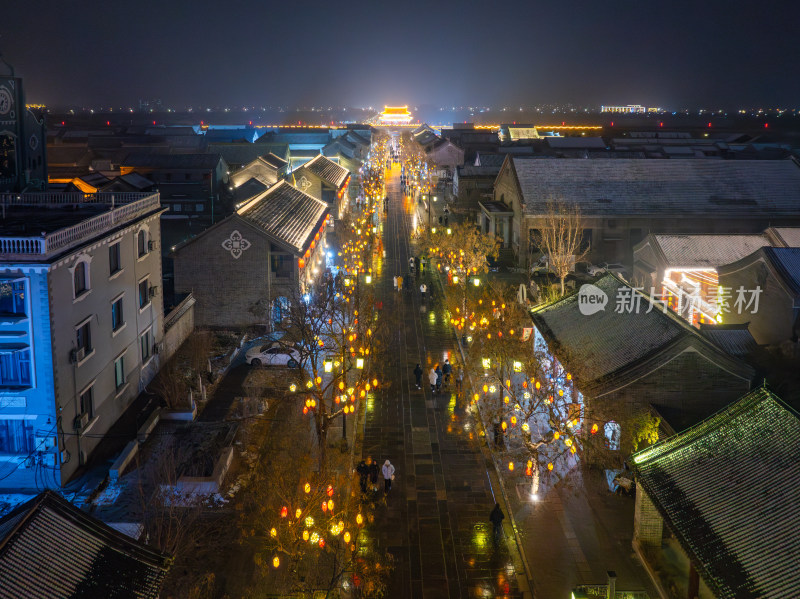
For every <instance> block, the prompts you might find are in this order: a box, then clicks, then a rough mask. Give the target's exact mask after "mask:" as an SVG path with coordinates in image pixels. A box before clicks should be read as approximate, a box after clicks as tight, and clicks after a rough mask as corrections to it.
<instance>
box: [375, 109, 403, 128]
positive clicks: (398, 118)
mask: <svg viewBox="0 0 800 599" xmlns="http://www.w3.org/2000/svg"><path fill="white" fill-rule="evenodd" d="M378 120H379V121H380V124H381V125H408V124H409V123H410V122H411V113H410V112H409V111H408V106H384V107H383V112H382V113H381V114H380V116H379V117H378Z"/></svg>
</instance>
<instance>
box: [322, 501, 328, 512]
mask: <svg viewBox="0 0 800 599" xmlns="http://www.w3.org/2000/svg"><path fill="white" fill-rule="evenodd" d="M322 511H323V512H327V511H328V502H327V501H323V502H322Z"/></svg>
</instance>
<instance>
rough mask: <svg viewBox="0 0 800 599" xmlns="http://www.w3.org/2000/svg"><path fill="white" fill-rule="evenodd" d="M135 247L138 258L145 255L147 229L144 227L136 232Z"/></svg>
mask: <svg viewBox="0 0 800 599" xmlns="http://www.w3.org/2000/svg"><path fill="white" fill-rule="evenodd" d="M136 249H137V251H138V254H139V257H140V258H141V257H142V256H145V255H147V231H145V230H144V229H141V230H140V231H139V232H138V233H137V234H136Z"/></svg>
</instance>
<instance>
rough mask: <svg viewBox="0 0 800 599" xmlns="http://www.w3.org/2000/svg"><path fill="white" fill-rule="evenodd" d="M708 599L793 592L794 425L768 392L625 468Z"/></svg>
mask: <svg viewBox="0 0 800 599" xmlns="http://www.w3.org/2000/svg"><path fill="white" fill-rule="evenodd" d="M629 462H630V463H631V464H632V467H633V469H634V471H635V473H636V475H637V481H638V483H639V485H641V486H642V487H643V488H644V490H645V491H646V492H647V495H648V496H649V497H650V499H651V500H652V501H653V503H654V504H655V506H656V508H657V509H658V510H659V512H660V513H661V515H662V517H663V518H664V519H665V521H666V522H667V524H668V525H669V528H670V530H671V531H672V532H673V533H674V534H675V536H676V538H677V539H678V541H679V542H680V544H681V546H682V547H683V548H684V550H685V551H686V552H687V554H688V555H689V556H690V558H691V559H692V562H693V563H694V564H695V567H696V568H697V569H698V572H699V573H700V575H701V576H702V577H703V580H704V581H705V582H706V583H707V584H708V586H709V587H710V589H711V591H712V592H713V594H714V596H716V597H720V598H721V599H734V598H742V597H760V598H775V599H778V598H783V597H794V596H796V595H797V591H798V589H800V568H798V567H797V564H798V559H800V536H798V534H797V531H798V530H800V502H798V500H797V498H798V495H799V494H800V488H798V482H799V481H800V419H798V415H797V413H795V412H793V411H792V410H791V409H789V408H788V407H786V406H785V405H784V404H783V403H782V402H781V401H780V400H779V399H778V398H777V397H775V396H774V395H773V394H771V393H770V392H769V391H768V390H766V389H758V390H756V391H753V392H751V393H749V394H748V395H746V396H744V397H743V398H742V399H740V400H739V401H737V402H735V403H734V404H732V405H730V406H729V407H728V408H726V409H724V410H722V411H721V412H719V413H717V414H715V415H714V416H712V417H710V418H708V419H707V420H705V421H704V422H702V423H700V424H698V425H697V426H695V427H693V428H691V429H689V430H687V431H685V432H683V433H680V434H678V435H674V436H672V437H669V438H667V439H665V440H664V441H662V442H660V443H657V444H656V445H654V446H652V447H649V448H647V449H645V450H643V451H640V452H638V453H636V454H634V455H633V456H632V459H631V460H629Z"/></svg>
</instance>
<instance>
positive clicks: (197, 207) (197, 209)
mask: <svg viewBox="0 0 800 599" xmlns="http://www.w3.org/2000/svg"><path fill="white" fill-rule="evenodd" d="M204 209H205V206H204V205H203V204H195V205H194V211H195V212H202V211H203V210H204Z"/></svg>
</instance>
